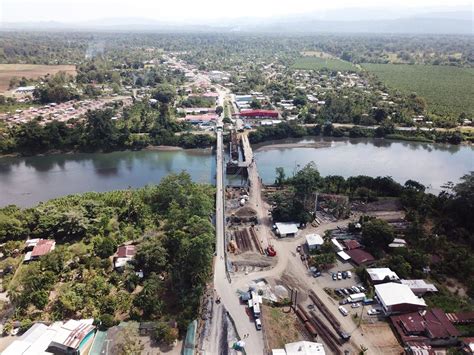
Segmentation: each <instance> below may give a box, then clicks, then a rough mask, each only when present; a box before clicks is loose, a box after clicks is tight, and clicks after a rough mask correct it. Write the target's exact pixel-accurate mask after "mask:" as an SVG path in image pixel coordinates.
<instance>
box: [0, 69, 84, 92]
mask: <svg viewBox="0 0 474 355" xmlns="http://www.w3.org/2000/svg"><path fill="white" fill-rule="evenodd" d="M60 71H64V72H66V73H67V74H71V75H75V74H76V67H75V66H74V65H42V64H0V93H2V92H4V91H6V90H8V86H9V84H10V80H11V79H12V78H14V77H17V78H20V79H21V78H23V77H25V78H27V79H37V78H39V77H42V76H45V75H47V74H50V75H54V74H56V73H58V72H60Z"/></svg>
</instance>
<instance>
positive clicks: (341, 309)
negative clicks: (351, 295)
mask: <svg viewBox="0 0 474 355" xmlns="http://www.w3.org/2000/svg"><path fill="white" fill-rule="evenodd" d="M339 312H341V314H342V315H343V316H344V317H345V316H347V315H348V314H349V312H348V311H347V309H345V308H344V307H342V306H339Z"/></svg>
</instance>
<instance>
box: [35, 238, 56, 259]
mask: <svg viewBox="0 0 474 355" xmlns="http://www.w3.org/2000/svg"><path fill="white" fill-rule="evenodd" d="M55 245H56V242H55V241H54V240H51V239H40V240H39V241H38V243H36V245H35V246H34V248H33V250H32V252H31V257H39V256H43V255H46V254H48V253H49V252H50V251H51V250H54V247H55Z"/></svg>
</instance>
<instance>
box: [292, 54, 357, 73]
mask: <svg viewBox="0 0 474 355" xmlns="http://www.w3.org/2000/svg"><path fill="white" fill-rule="evenodd" d="M292 68H293V69H301V70H320V69H329V70H337V71H357V70H358V68H357V67H356V66H355V65H354V64H352V63H349V62H346V61H345V60H341V59H337V58H320V57H309V56H306V57H300V58H298V59H297V60H296V62H295V63H294V64H293V65H292Z"/></svg>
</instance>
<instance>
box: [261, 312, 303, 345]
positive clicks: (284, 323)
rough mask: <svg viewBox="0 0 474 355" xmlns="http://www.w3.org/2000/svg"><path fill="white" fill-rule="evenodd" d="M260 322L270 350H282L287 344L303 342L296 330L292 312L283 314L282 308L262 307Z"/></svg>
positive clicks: (295, 321)
mask: <svg viewBox="0 0 474 355" xmlns="http://www.w3.org/2000/svg"><path fill="white" fill-rule="evenodd" d="M285 309H286V308H285ZM262 322H263V323H262V326H263V328H264V329H265V336H266V340H267V341H268V346H269V348H270V349H278V348H284V347H285V344H287V343H292V342H295V341H299V340H305V338H304V337H303V335H302V334H300V332H299V331H298V330H297V328H296V323H297V322H298V320H297V319H296V316H295V314H294V313H293V312H290V313H285V312H283V309H282V308H276V307H270V306H263V309H262Z"/></svg>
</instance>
